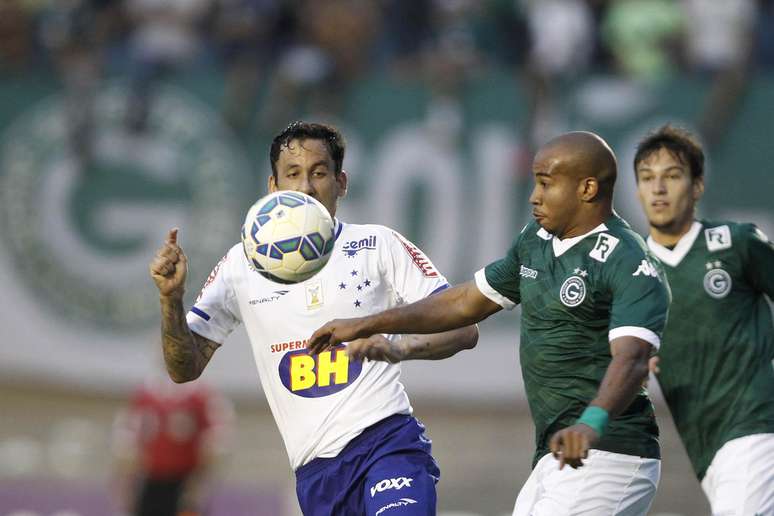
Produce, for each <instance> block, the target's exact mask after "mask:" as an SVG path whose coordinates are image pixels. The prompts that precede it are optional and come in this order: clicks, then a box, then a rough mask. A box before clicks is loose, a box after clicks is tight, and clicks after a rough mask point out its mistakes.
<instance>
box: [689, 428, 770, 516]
mask: <svg viewBox="0 0 774 516" xmlns="http://www.w3.org/2000/svg"><path fill="white" fill-rule="evenodd" d="M701 488H702V489H704V493H705V494H706V495H707V498H708V499H709V502H710V507H712V514H713V516H747V515H750V516H753V515H760V516H774V434H753V435H747V436H744V437H740V438H738V439H732V440H731V441H728V442H727V443H726V444H724V445H723V446H722V447H721V448H720V449H719V450H718V452H717V453H716V454H715V456H714V457H713V458H712V463H711V464H710V467H709V468H707V474H706V475H705V476H704V480H702V481H701Z"/></svg>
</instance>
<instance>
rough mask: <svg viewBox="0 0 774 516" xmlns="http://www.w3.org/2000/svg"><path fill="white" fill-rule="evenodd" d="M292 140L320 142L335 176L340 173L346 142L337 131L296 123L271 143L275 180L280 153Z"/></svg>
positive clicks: (322, 125) (300, 122)
mask: <svg viewBox="0 0 774 516" xmlns="http://www.w3.org/2000/svg"><path fill="white" fill-rule="evenodd" d="M293 140H299V141H301V140H320V141H322V142H323V143H324V144H325V147H326V148H327V149H328V155H329V156H330V157H331V159H332V160H333V164H334V173H335V174H336V175H338V174H339V173H341V170H342V169H341V167H342V164H343V163H344V151H345V149H346V142H345V141H344V137H343V136H342V135H341V133H340V132H339V130H338V129H336V128H335V127H333V126H330V125H326V124H315V123H309V122H302V121H296V122H293V123H292V124H290V125H289V126H287V127H286V128H285V129H284V130H283V131H282V132H281V133H279V134H278V135H277V136H275V137H274V140H272V142H271V151H270V152H269V160H270V161H271V173H272V175H273V176H274V177H275V178H276V177H277V161H278V160H279V155H280V152H282V149H283V148H284V147H287V145H288V144H289V143H290V142H292V141H293Z"/></svg>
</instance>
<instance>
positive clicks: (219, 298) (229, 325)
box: [186, 254, 241, 344]
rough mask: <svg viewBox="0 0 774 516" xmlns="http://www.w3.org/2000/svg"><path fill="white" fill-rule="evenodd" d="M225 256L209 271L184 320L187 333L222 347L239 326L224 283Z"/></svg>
mask: <svg viewBox="0 0 774 516" xmlns="http://www.w3.org/2000/svg"><path fill="white" fill-rule="evenodd" d="M228 259H229V254H226V256H224V257H223V258H221V260H220V261H219V262H218V264H217V265H215V268H214V269H212V272H211V273H210V275H209V276H208V277H207V280H206V281H205V282H204V286H203V287H202V290H201V293H200V294H199V297H198V298H197V299H196V302H195V303H194V305H193V306H192V307H191V310H190V311H189V312H188V315H186V321H187V322H188V327H189V328H190V329H191V331H193V332H195V333H198V334H199V335H201V336H202V337H205V338H207V339H210V340H212V341H214V342H217V343H219V344H222V343H223V342H224V341H225V340H226V337H228V336H229V334H231V332H232V331H234V329H235V328H236V327H237V326H238V325H239V324H240V323H241V320H240V318H239V315H238V313H239V311H238V310H237V308H236V303H235V298H234V294H233V290H232V289H231V287H230V285H229V282H228V280H227V277H226V276H227V273H226V270H227V268H228Z"/></svg>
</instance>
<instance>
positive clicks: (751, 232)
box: [741, 224, 774, 300]
mask: <svg viewBox="0 0 774 516" xmlns="http://www.w3.org/2000/svg"><path fill="white" fill-rule="evenodd" d="M741 233H742V239H743V242H744V244H745V246H744V249H745V257H744V259H745V263H744V271H745V277H746V279H747V281H748V282H749V283H750V285H751V286H752V287H753V288H754V289H755V290H757V291H759V292H763V293H764V294H766V295H768V296H769V299H771V300H774V244H772V242H771V240H769V238H768V237H767V236H766V235H765V234H764V233H763V231H761V230H760V229H758V228H757V227H756V226H755V225H754V224H743V225H742V227H741Z"/></svg>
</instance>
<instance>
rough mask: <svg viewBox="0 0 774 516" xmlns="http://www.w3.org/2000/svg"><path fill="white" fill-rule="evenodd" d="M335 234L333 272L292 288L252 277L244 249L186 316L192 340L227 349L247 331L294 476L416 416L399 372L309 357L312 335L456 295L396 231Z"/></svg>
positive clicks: (328, 268)
mask: <svg viewBox="0 0 774 516" xmlns="http://www.w3.org/2000/svg"><path fill="white" fill-rule="evenodd" d="M336 234H337V239H336V245H335V246H334V248H333V251H332V252H333V255H332V256H331V258H330V260H329V261H328V263H327V264H326V265H325V267H324V268H323V269H322V270H321V271H320V272H319V273H318V274H316V275H315V276H313V277H312V278H311V279H309V280H307V281H305V282H302V283H297V284H293V285H283V284H280V283H274V282H272V281H270V280H268V279H266V278H264V277H263V276H261V275H260V274H258V273H257V272H255V271H254V270H252V269H251V268H250V266H249V265H248V263H247V259H246V258H245V255H244V252H243V250H242V244H241V243H240V244H237V245H235V246H234V247H232V248H231V249H230V250H229V251H228V253H227V254H226V256H224V257H223V259H222V260H221V261H220V263H218V265H216V266H215V269H214V270H213V271H212V273H211V274H210V276H209V278H207V281H206V283H205V284H204V287H203V288H202V292H201V294H200V296H199V299H198V300H197V301H196V303H195V304H194V306H193V307H192V308H191V311H190V312H189V313H188V316H187V320H188V326H189V327H190V328H191V330H192V331H194V332H196V333H198V334H199V335H202V336H203V337H206V338H208V339H210V340H213V341H215V342H219V343H222V342H223V341H224V340H225V339H226V337H227V336H228V335H229V334H230V333H231V332H232V331H233V330H234V328H235V327H236V326H237V325H238V324H239V323H244V324H245V328H246V330H247V335H248V337H249V339H250V343H251V345H252V348H253V356H254V357H255V363H256V366H257V367H258V374H259V375H260V379H261V385H262V386H263V390H264V392H265V393H266V398H267V399H268V401H269V406H270V407H271V411H272V413H273V414H274V419H275V420H276V421H277V426H278V427H279V430H280V433H281V434H282V438H283V440H284V441H285V447H286V448H287V451H288V456H289V458H290V464H291V467H292V468H293V469H297V468H299V467H300V466H302V465H304V464H306V463H308V462H309V461H311V460H312V459H314V458H316V457H335V456H336V455H337V454H338V453H339V452H340V451H341V450H342V449H343V448H344V446H346V444H347V443H348V442H349V441H350V440H352V439H353V438H354V437H356V436H357V435H359V434H360V433H361V432H362V431H363V430H364V429H365V428H366V427H368V426H370V425H372V424H374V423H376V422H378V421H381V420H382V419H384V418H386V417H389V416H391V415H393V414H411V412H412V409H411V405H410V403H409V400H408V397H407V396H406V392H405V390H404V388H403V385H402V384H401V383H400V381H399V378H400V365H399V364H389V363H386V362H376V361H367V362H361V361H350V360H349V358H348V357H347V354H346V352H345V351H344V346H340V347H339V348H338V349H334V350H331V351H326V352H323V353H321V354H320V355H319V356H317V357H312V356H309V355H308V354H307V352H306V344H307V339H308V338H309V337H310V336H311V335H312V332H313V331H314V330H316V329H317V328H319V327H320V326H322V325H323V324H324V323H326V322H328V321H329V320H331V319H337V318H348V317H360V316H364V315H368V314H373V313H377V312H381V311H383V310H386V309H388V308H391V307H394V306H397V305H400V304H404V303H412V302H414V301H417V300H419V299H422V298H424V297H426V296H429V295H430V294H432V293H434V292H436V291H439V290H443V289H444V288H446V287H447V286H448V283H447V281H446V279H445V278H444V277H443V276H442V275H441V274H440V273H439V272H438V271H437V270H436V269H435V267H434V266H433V264H432V263H431V262H430V260H429V259H428V258H427V257H426V256H425V255H424V254H423V253H422V251H420V250H419V249H418V248H417V247H415V246H414V245H413V244H411V243H410V242H408V241H407V240H406V239H404V238H403V237H402V236H401V235H399V234H398V233H396V232H394V231H392V230H390V229H389V228H386V227H384V226H377V225H353V224H343V223H338V222H337V228H336Z"/></svg>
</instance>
